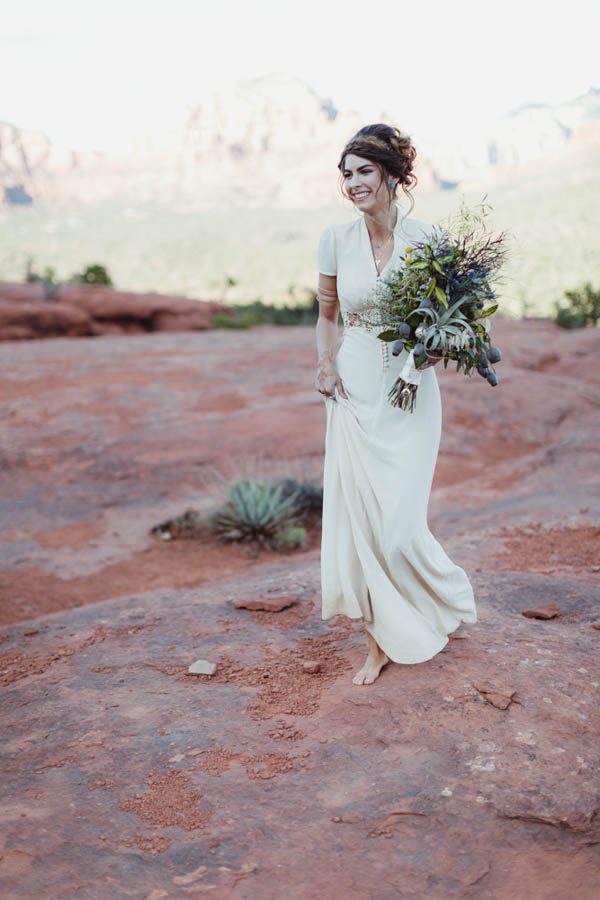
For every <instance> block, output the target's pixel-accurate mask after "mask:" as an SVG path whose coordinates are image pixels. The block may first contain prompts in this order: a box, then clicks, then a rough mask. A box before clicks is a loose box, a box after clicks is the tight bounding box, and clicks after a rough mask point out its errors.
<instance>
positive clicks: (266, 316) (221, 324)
mask: <svg viewBox="0 0 600 900" xmlns="http://www.w3.org/2000/svg"><path fill="white" fill-rule="evenodd" d="M229 308H230V309H231V310H232V311H233V313H234V315H233V318H229V317H227V316H224V315H223V314H222V313H215V314H214V315H213V316H212V317H211V325H212V327H213V328H252V327H253V326H255V325H314V324H315V323H316V321H317V318H318V315H319V301H318V300H317V295H316V294H315V293H314V292H313V291H311V299H310V300H309V302H308V303H304V304H298V305H297V306H288V305H287V304H286V305H284V306H270V305H269V304H268V303H263V302H262V300H254V301H253V302H252V303H242V304H240V303H234V304H229Z"/></svg>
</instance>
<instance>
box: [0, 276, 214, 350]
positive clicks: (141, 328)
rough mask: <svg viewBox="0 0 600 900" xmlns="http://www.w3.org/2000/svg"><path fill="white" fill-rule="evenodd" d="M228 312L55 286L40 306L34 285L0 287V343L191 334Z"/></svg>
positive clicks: (159, 297) (201, 304) (163, 298)
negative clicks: (61, 337)
mask: <svg viewBox="0 0 600 900" xmlns="http://www.w3.org/2000/svg"><path fill="white" fill-rule="evenodd" d="M228 312H229V310H228V308H227V307H226V306H224V305H223V304H222V303H217V302H216V301H200V300H189V299H186V298H185V297H171V296H168V295H165V294H156V293H148V294H136V293H133V292H131V291H117V290H114V289H113V288H109V287H99V286H98V287H97V286H95V285H89V284H61V285H59V286H58V292H57V294H56V297H55V298H54V299H52V300H46V299H44V290H43V286H42V285H41V284H40V283H36V282H32V283H31V284H14V283H12V282H5V281H3V282H0V341H10V340H28V339H32V338H39V337H55V336H57V335H64V336H66V337H73V336H81V335H104V334H123V333H125V334H132V333H138V332H148V331H197V330H204V329H206V328H210V318H211V316H212V315H213V314H214V313H225V314H228Z"/></svg>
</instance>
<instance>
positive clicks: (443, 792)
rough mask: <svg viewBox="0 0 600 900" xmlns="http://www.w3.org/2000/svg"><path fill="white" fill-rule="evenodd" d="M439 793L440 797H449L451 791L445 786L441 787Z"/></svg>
mask: <svg viewBox="0 0 600 900" xmlns="http://www.w3.org/2000/svg"><path fill="white" fill-rule="evenodd" d="M440 794H441V795H442V797H451V796H452V791H451V790H450V788H447V787H445V788H442V790H441V791H440Z"/></svg>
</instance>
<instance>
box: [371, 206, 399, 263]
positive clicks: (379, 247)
mask: <svg viewBox="0 0 600 900" xmlns="http://www.w3.org/2000/svg"><path fill="white" fill-rule="evenodd" d="M396 221H398V220H397V218H396ZM365 225H366V222H365ZM367 233H368V235H369V240H370V241H371V247H372V248H373V255H374V257H375V265H376V266H377V270H379V265H380V263H381V256H382V253H383V248H384V247H385V245H386V244H387V242H388V241H389V239H390V238H391V237H392V236H393V234H394V230H393V229H392V231H390V233H389V234H388V236H387V237H386V239H385V241H374V240H373V238H372V237H371V232H370V231H369V229H368V228H367Z"/></svg>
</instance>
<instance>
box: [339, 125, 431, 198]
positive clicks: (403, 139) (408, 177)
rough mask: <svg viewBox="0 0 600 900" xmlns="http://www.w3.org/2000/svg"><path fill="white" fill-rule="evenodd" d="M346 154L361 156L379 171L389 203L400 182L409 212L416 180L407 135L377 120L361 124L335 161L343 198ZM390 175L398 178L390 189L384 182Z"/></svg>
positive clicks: (411, 149)
mask: <svg viewBox="0 0 600 900" xmlns="http://www.w3.org/2000/svg"><path fill="white" fill-rule="evenodd" d="M349 153H354V154H355V155H356V156H362V157H364V159H368V160H370V161H371V162H372V163H374V164H375V165H376V166H377V168H378V169H379V171H380V173H381V179H382V181H383V180H384V179H385V185H386V188H387V190H388V192H389V196H390V204H391V202H392V200H393V199H394V198H395V196H396V191H397V189H398V184H400V185H402V190H403V191H404V193H405V194H406V196H407V197H408V199H409V200H410V209H409V212H411V211H412V209H413V208H414V205H415V201H414V199H413V196H412V194H411V192H410V190H411V188H414V187H415V186H416V184H417V182H418V179H417V176H416V175H415V174H414V173H413V170H412V169H413V164H414V161H415V157H416V155H417V151H416V150H415V148H414V146H413V143H412V141H411V139H410V137H409V136H408V135H407V134H403V132H401V131H400V129H399V128H395V127H393V126H392V125H384V124H383V123H377V124H375V125H365V126H364V128H361V129H360V131H357V132H356V134H355V135H354V137H352V138H350V140H349V141H348V143H347V144H346V146H345V147H344V149H343V151H342V155H341V157H340V161H339V163H338V169H339V170H340V190H341V192H342V194H343V195H344V197H346V199H350V198H349V196H348V194H347V193H346V191H345V190H344V164H345V160H346V156H347V155H348V154H349ZM390 177H392V178H397V179H398V184H397V185H396V187H394V188H393V189H392V188H390V187H389V184H388V181H389V179H390ZM380 184H381V182H380ZM407 215H408V213H407Z"/></svg>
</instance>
